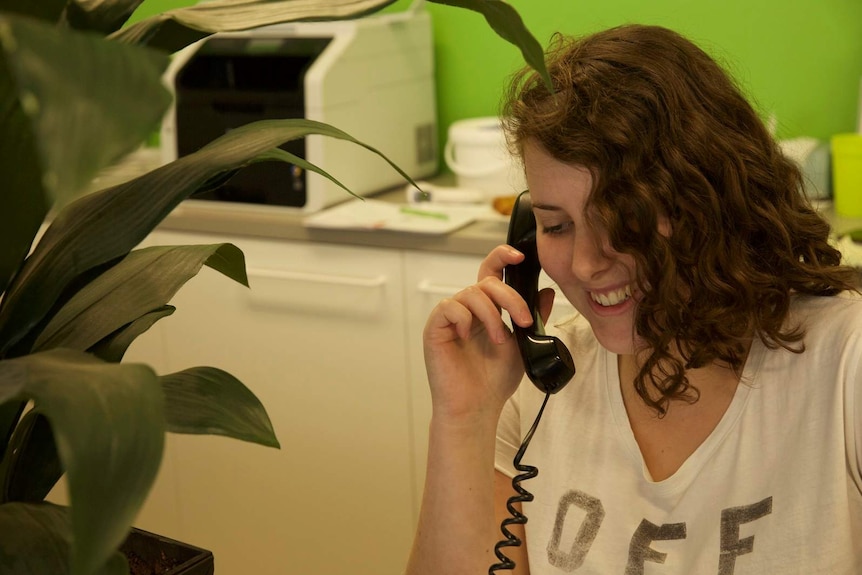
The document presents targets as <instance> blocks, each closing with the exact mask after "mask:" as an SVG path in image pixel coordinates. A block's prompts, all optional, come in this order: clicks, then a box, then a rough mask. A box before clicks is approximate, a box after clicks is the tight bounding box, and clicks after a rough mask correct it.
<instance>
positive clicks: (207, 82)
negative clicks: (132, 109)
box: [161, 10, 438, 212]
mask: <svg viewBox="0 0 862 575" xmlns="http://www.w3.org/2000/svg"><path fill="white" fill-rule="evenodd" d="M165 80H166V83H167V84H168V86H169V88H170V89H171V90H172V92H173V93H174V98H175V99H174V105H173V106H172V107H171V110H170V111H169V113H168V114H167V115H166V118H165V120H164V122H163V124H162V132H161V145H162V150H163V159H164V160H165V161H172V160H174V159H176V158H177V157H179V156H182V155H186V154H188V153H191V152H193V151H194V150H196V149H198V148H200V147H202V146H203V145H205V144H206V143H208V142H209V141H211V140H212V139H214V138H215V137H217V136H218V135H220V134H223V133H225V132H226V131H228V130H230V129H232V128H235V127H237V126H239V125H242V124H245V123H248V122H250V121H254V120H259V119H266V118H291V117H294V118H302V117H304V118H307V119H310V120H318V121H320V122H325V123H327V124H331V125H332V126H335V127H336V128H339V129H341V130H343V131H345V132H347V133H348V134H350V135H351V136H353V137H355V138H356V139H358V140H360V141H362V142H364V143H366V144H369V145H371V146H373V147H374V148H376V149H378V150H380V151H381V152H382V153H384V154H386V156H387V157H389V158H390V159H391V160H393V161H394V162H395V163H396V164H397V165H398V166H399V167H401V168H402V169H403V170H404V171H405V172H407V173H408V174H409V175H410V176H411V177H414V178H423V177H427V176H430V175H433V174H435V173H436V171H437V169H438V154H437V149H438V146H437V113H436V101H435V90H434V60H433V41H432V33H431V21H430V16H429V15H428V13H427V12H425V11H424V10H416V11H407V12H403V13H397V14H383V15H373V16H369V17H365V18H360V19H355V20H343V21H332V22H297V23H289V24H280V25H274V26H267V27H264V28H259V29H255V30H252V31H247V32H236V33H221V34H215V35H213V36H211V37H209V38H207V39H204V40H201V41H199V42H197V43H195V44H193V45H191V46H189V47H188V48H186V49H185V50H182V51H180V52H178V53H177V54H176V55H175V56H174V59H173V60H172V62H171V65H170V66H169V68H168V70H167V72H166V74H165ZM283 147H284V148H285V149H287V150H288V151H290V152H292V153H294V154H296V155H297V156H299V157H301V158H304V159H305V160H307V161H308V162H310V163H312V164H315V165H317V166H319V167H320V168H322V169H323V170H325V171H327V172H328V173H330V174H331V175H333V176H334V177H335V178H337V179H338V180H340V181H341V182H342V183H344V184H345V185H346V186H347V187H348V188H350V190H351V191H353V192H354V193H356V194H358V195H369V194H373V193H375V192H378V191H381V190H384V189H386V188H390V187H393V186H397V185H401V184H403V183H404V180H403V177H402V176H401V175H400V174H398V173H397V172H396V171H395V170H394V169H392V167H391V166H389V165H388V164H387V163H386V162H385V161H384V160H383V159H382V158H380V157H378V156H377V155H376V154H374V153H372V152H370V151H368V150H366V149H365V148H363V147H361V146H358V145H356V144H353V143H350V142H346V141H342V140H338V139H335V138H330V137H325V136H319V135H312V136H308V137H306V138H304V139H302V141H297V142H293V143H292V144H287V145H285V146H283ZM259 166H265V167H264V168H260V167H259ZM255 170H258V172H255ZM223 188H224V189H222V190H221V191H218V190H217V191H215V192H211V193H210V192H208V193H207V194H208V195H203V196H200V197H197V196H196V197H195V198H194V199H201V200H203V201H223V202H224V201H227V202H240V203H250V204H265V205H277V206H282V207H284V208H286V209H289V210H297V211H301V212H315V211H318V210H320V209H322V208H325V207H327V206H329V205H332V204H335V203H339V202H341V201H344V200H347V199H349V198H350V197H351V196H350V195H349V194H348V193H347V192H346V191H344V190H343V189H341V188H340V187H338V186H337V185H336V184H334V183H333V182H331V181H329V180H328V179H327V178H325V177H323V176H321V175H319V174H316V173H313V172H309V173H306V172H305V170H302V169H300V168H298V167H297V166H292V165H289V164H281V163H278V162H265V163H263V164H255V165H253V166H251V167H250V168H247V169H245V170H243V171H242V172H240V174H239V175H238V176H235V177H234V178H233V179H232V180H231V182H229V183H228V184H227V185H226V186H224V187H223Z"/></svg>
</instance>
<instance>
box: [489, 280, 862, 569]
mask: <svg viewBox="0 0 862 575" xmlns="http://www.w3.org/2000/svg"><path fill="white" fill-rule="evenodd" d="M790 321H791V322H795V324H798V323H800V322H801V323H802V324H803V325H804V326H805V329H806V337H805V340H804V343H805V347H806V351H805V352H804V353H802V354H795V353H791V352H788V351H786V350H784V349H780V348H779V349H777V350H772V349H768V348H767V347H766V346H765V345H764V344H763V343H762V342H760V341H755V343H754V344H753V345H752V348H751V352H750V354H749V357H748V360H747V363H746V365H745V368H744V372H743V376H742V382H743V383H741V384H740V385H739V386H738V388H737V391H736V395H735V396H734V398H733V400H732V402H731V404H730V406H729V407H728V409H727V412H726V413H725V414H724V416H723V418H722V419H721V421H720V422H719V423H718V425H717V426H716V428H715V430H714V431H713V432H712V434H711V435H710V436H709V437H708V438H707V439H706V440H705V441H704V442H703V444H701V445H700V447H699V448H698V449H697V450H696V451H695V452H694V453H693V454H692V455H691V456H690V457H689V458H688V459H687V460H686V461H685V463H684V464H683V465H682V466H681V467H680V469H679V470H677V472H676V473H675V474H674V475H672V476H671V477H669V478H667V479H665V480H663V481H653V480H652V479H651V478H650V475H649V472H648V471H647V469H646V466H645V465H644V462H643V457H642V456H641V453H640V450H639V448H638V445H637V443H636V441H635V438H634V434H633V433H632V429H631V426H630V425H629V421H628V417H627V415H626V411H625V407H624V405H623V400H622V396H621V394H620V386H619V375H618V372H617V356H616V355H614V354H612V353H610V352H608V351H607V350H605V349H604V348H602V347H601V346H600V345H599V344H598V343H597V341H596V339H595V337H594V336H593V334H592V331H591V330H590V327H589V324H588V323H587V322H586V321H585V320H584V319H583V318H582V317H580V316H578V317H575V318H573V319H572V320H570V321H568V322H565V323H564V324H561V325H558V326H556V328H557V335H560V336H562V337H563V339H564V341H565V342H566V343H567V345H568V347H569V349H570V350H571V352H572V355H573V357H574V360H575V365H576V367H577V374H576V375H575V378H574V379H573V380H572V381H571V382H569V384H568V385H567V386H566V387H565V388H564V389H562V390H561V391H560V392H559V393H557V394H556V395H554V396H552V397H551V398H550V400H549V402H548V405H547V407H546V409H545V413H544V415H543V417H542V420H541V422H540V423H539V426H538V429H537V431H536V433H535V436H534V437H533V439H532V442H531V443H530V446H529V448H528V449H527V452H526V455H525V457H524V460H523V463H524V464H527V465H534V466H536V467H537V468H538V470H539V474H538V476H537V477H535V478H532V479H529V480H527V481H524V482H522V483H521V486H522V487H524V488H525V489H526V490H527V491H529V492H531V493H532V494H533V495H534V496H535V500H534V501H532V502H530V503H525V504H524V506H523V507H524V514H525V515H526V516H527V518H528V522H527V524H526V526H525V528H526V532H527V550H528V554H529V558H530V572H531V575H549V574H559V573H577V574H578V575H582V574H595V575H636V574H645V575H701V574H703V575H706V574H717V575H731V574H733V575H754V574H756V575H764V574H770V575H774V574H782V575H783V574H790V573H799V574H803V573H804V574H806V575H815V574H824V575H826V574H828V575H850V574H858V573H862V477H860V468H862V464H861V463H860V462H862V420H860V417H862V362H860V359H862V300H860V299H858V298H855V297H851V296H849V295H847V296H845V295H842V296H838V297H797V298H795V301H794V304H793V309H792V317H791V319H790ZM543 399H544V394H543V393H541V392H540V391H538V390H537V389H536V388H535V387H534V386H533V385H532V384H531V383H530V382H529V381H528V380H527V379H525V380H524V383H523V384H522V385H521V386H520V388H519V389H518V391H517V392H516V393H515V395H514V396H513V397H512V399H511V400H510V401H509V403H508V404H507V405H506V407H505V409H504V411H503V415H502V417H501V419H500V424H499V427H498V438H497V464H496V465H497V468H498V469H499V470H501V471H503V472H504V473H506V474H507V475H509V476H513V475H514V474H515V470H514V467H513V466H512V459H513V457H514V455H515V452H516V451H517V448H518V446H519V445H520V443H521V440H522V438H523V435H524V434H525V433H526V432H527V430H528V429H529V428H530V426H531V425H532V423H533V421H534V419H535V417H536V414H537V413H538V410H539V406H540V405H541V402H542V400H543Z"/></svg>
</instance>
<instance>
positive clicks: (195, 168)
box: [0, 119, 412, 355]
mask: <svg viewBox="0 0 862 575" xmlns="http://www.w3.org/2000/svg"><path fill="white" fill-rule="evenodd" d="M310 134H321V135H324V136H327V137H332V138H338V139H342V140H347V141H350V142H353V143H355V144H357V145H360V146H363V147H365V148H366V149H368V150H370V151H371V152H373V153H376V154H378V155H379V156H381V157H382V158H383V159H384V160H386V161H387V162H389V164H390V165H391V166H392V167H393V169H395V170H396V171H398V173H400V174H401V175H402V176H403V177H404V178H405V180H406V181H409V182H412V180H411V179H410V178H409V176H408V175H407V174H406V173H405V172H404V171H403V170H401V169H400V168H398V167H397V166H396V165H395V164H394V163H393V162H392V161H391V160H389V158H387V157H386V156H385V155H384V154H382V153H381V152H380V151H378V150H376V149H375V148H373V147H371V146H368V145H367V144H364V143H362V142H359V141H358V140H356V139H355V138H353V137H352V136H350V135H349V134H346V133H345V132H344V131H342V130H339V129H337V128H334V127H332V126H329V125H327V124H324V123H322V122H315V121H312V120H304V119H288V120H261V121H259V122H252V123H250V124H246V125H245V126H242V127H240V128H236V129H234V130H231V131H230V132H228V133H226V134H225V135H223V136H221V137H220V138H218V139H216V140H214V141H212V142H210V143H209V144H207V145H206V146H204V147H203V148H201V149H200V150H198V151H197V152H195V153H193V154H190V155H188V156H184V157H182V158H179V159H178V160H176V161H174V162H171V163H170V164H167V165H165V166H162V167H160V168H157V169H155V170H153V171H152V172H149V173H147V174H144V175H143V176H140V177H139V178H136V179H134V180H132V181H130V182H127V183H125V184H121V185H119V186H115V187H113V188H109V189H107V190H102V191H101V192H95V193H92V194H89V195H86V196H84V197H82V198H80V199H78V200H76V201H75V202H73V203H71V204H69V205H68V206H67V207H66V208H65V209H63V210H62V211H61V212H60V213H59V214H58V215H57V217H56V218H55V219H54V221H53V222H52V224H51V226H50V227H49V228H48V229H47V231H46V232H45V235H44V236H43V237H42V239H41V241H40V242H39V243H38V244H37V245H36V247H35V249H34V250H33V253H32V255H31V256H30V257H29V258H28V259H27V261H26V262H25V263H24V266H23V267H22V269H21V272H20V273H19V274H18V275H17V276H16V277H15V279H14V281H13V282H12V284H11V285H10V287H9V289H8V290H7V293H6V295H5V296H4V298H3V300H2V301H0V346H2V347H0V355H2V354H6V353H8V352H9V350H10V349H11V348H12V347H13V346H14V345H15V344H17V343H18V342H19V341H21V340H22V339H23V338H24V337H25V336H26V335H27V334H28V333H29V332H30V330H32V329H33V328H34V327H35V326H37V325H38V324H39V322H41V321H42V319H43V318H44V317H45V316H46V314H48V312H49V311H50V310H51V309H52V307H53V306H54V304H55V303H56V302H57V300H58V298H59V297H60V295H61V294H62V293H63V290H64V289H65V288H66V286H68V285H69V284H70V283H71V282H72V281H74V280H75V278H78V277H80V276H81V275H82V274H84V273H86V272H87V271H88V270H89V269H91V268H93V267H96V266H100V265H103V264H106V263H108V262H111V261H113V260H115V259H117V258H120V257H123V256H124V255H125V254H127V253H128V251H129V250H131V249H132V248H134V247H135V246H136V245H137V244H138V243H140V242H141V240H143V239H144V238H145V237H146V236H147V235H148V234H149V233H150V231H152V229H153V228H155V227H156V226H157V225H158V224H159V222H161V221H162V219H163V218H164V217H165V216H167V215H168V214H169V213H170V212H171V210H173V209H174V207H176V205H177V204H179V203H180V202H181V201H182V200H184V199H186V198H187V197H188V196H189V195H191V194H193V193H194V192H196V191H197V190H199V189H201V188H203V187H208V186H211V185H212V184H213V182H214V181H219V182H221V181H224V179H225V176H226V175H229V174H230V173H232V172H233V171H235V170H237V169H239V168H242V167H243V166H247V165H249V164H250V163H252V162H254V161H255V160H257V159H258V158H259V157H261V155H266V158H268V159H271V158H274V157H283V155H281V154H275V155H273V154H268V152H269V151H271V150H273V149H274V148H277V147H278V146H280V145H282V144H284V143H285V142H288V141H290V140H295V139H297V138H303V137H305V136H308V135H310Z"/></svg>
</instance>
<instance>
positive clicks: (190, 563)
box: [120, 528, 215, 575]
mask: <svg viewBox="0 0 862 575" xmlns="http://www.w3.org/2000/svg"><path fill="white" fill-rule="evenodd" d="M120 552H121V553H123V554H124V555H125V556H126V558H127V559H128V560H129V573H130V575H213V571H214V570H215V563H214V560H213V554H212V552H211V551H207V550H206V549H201V548H199V547H195V546H194V545H189V544H188V543H181V542H179V541H175V540H173V539H169V538H167V537H162V536H161V535H156V534H155V533H150V532H148V531H143V530H141V529H135V528H132V530H131V532H130V533H129V536H128V537H127V538H126V540H125V542H124V543H123V545H122V546H121V547H120Z"/></svg>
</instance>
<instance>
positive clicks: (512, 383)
mask: <svg viewBox="0 0 862 575" xmlns="http://www.w3.org/2000/svg"><path fill="white" fill-rule="evenodd" d="M523 259H524V255H523V254H522V253H521V252H519V251H517V250H516V249H514V248H512V247H511V246H508V245H501V246H497V247H496V248H494V249H493V250H492V251H491V253H489V254H488V256H487V257H486V258H485V259H484V260H483V261H482V264H481V265H480V267H479V273H478V280H477V283H476V284H474V285H472V286H470V287H467V288H465V289H463V290H461V291H460V292H458V293H457V294H455V295H454V296H452V297H451V298H447V299H444V300H443V301H441V302H440V303H439V304H437V306H436V307H435V308H434V310H433V311H432V312H431V315H430V316H429V318H428V321H427V322H426V325H425V331H424V333H423V339H424V349H425V367H426V370H427V372H428V380H429V383H430V385H431V397H432V402H433V406H434V413H435V415H436V416H441V415H442V416H444V417H447V418H455V420H458V419H460V418H468V419H473V418H475V417H476V416H482V415H487V416H488V417H493V418H494V421H495V422H496V417H498V416H499V412H500V410H501V409H502V407H503V404H504V403H505V402H506V400H507V399H508V398H509V397H510V396H511V395H512V394H513V393H514V391H515V389H516V388H517V387H518V383H519V382H520V381H521V378H522V377H523V374H524V367H523V363H522V361H521V357H520V355H519V353H518V346H517V343H516V342H515V338H514V336H513V335H512V333H511V331H510V329H509V327H508V326H507V325H506V324H505V322H504V321H503V318H502V316H501V313H500V312H501V310H506V311H507V312H508V313H509V315H510V317H511V318H512V321H514V322H515V323H517V324H518V325H520V326H522V327H528V326H529V325H531V324H532V322H533V319H532V315H531V313H530V310H529V309H528V308H527V304H526V302H524V299H523V298H522V297H521V296H520V295H519V294H518V293H517V292H516V291H515V290H514V289H512V288H511V287H510V286H508V285H506V284H505V283H504V282H503V281H502V276H503V268H504V267H505V266H507V265H510V264H518V263H520V262H521V261H522V260H523ZM552 301H553V290H543V292H542V293H541V294H540V307H541V308H542V311H543V312H544V313H542V315H543V316H544V317H547V313H548V312H550V307H551V304H552Z"/></svg>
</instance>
